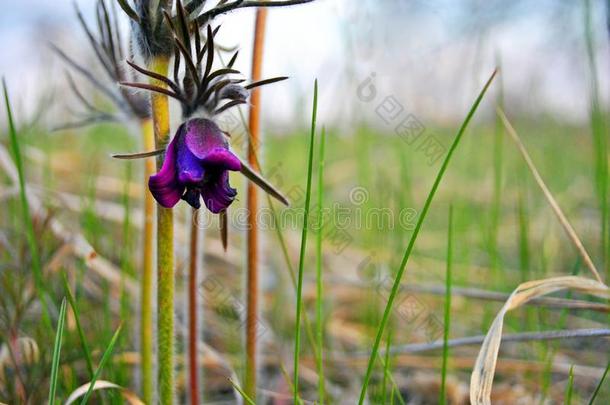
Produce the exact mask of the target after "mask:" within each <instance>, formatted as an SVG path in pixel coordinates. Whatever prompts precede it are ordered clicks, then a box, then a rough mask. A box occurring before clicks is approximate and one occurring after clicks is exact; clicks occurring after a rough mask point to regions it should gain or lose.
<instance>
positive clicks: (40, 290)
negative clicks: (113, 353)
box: [2, 78, 53, 331]
mask: <svg viewBox="0 0 610 405" xmlns="http://www.w3.org/2000/svg"><path fill="white" fill-rule="evenodd" d="M2 90H3V92H4V103H5V105H6V116H7V121H8V129H9V131H8V133H9V138H10V143H11V151H12V152H13V159H14V160H15V166H16V169H17V175H18V176H19V202H20V204H21V211H22V213H21V214H22V215H23V224H24V227H25V232H26V238H27V242H28V247H29V249H30V255H31V256H32V272H33V274H34V283H35V285H36V294H37V295H38V299H39V300H40V304H41V305H42V320H43V322H44V323H45V325H46V326H47V328H48V329H49V330H50V331H52V330H53V325H52V324H51V318H50V316H49V306H48V305H47V301H46V298H45V291H46V290H45V288H44V283H43V282H42V267H41V265H40V255H39V250H38V243H37V242H36V236H35V233H34V223H33V221H32V216H31V215H30V206H29V204H28V198H27V194H26V189H25V174H24V172H23V161H22V160H21V150H20V148H19V140H18V139H17V130H16V129H15V122H14V120H13V111H12V109H11V103H10V100H9V97H8V90H7V88H6V81H5V80H4V78H3V79H2Z"/></svg>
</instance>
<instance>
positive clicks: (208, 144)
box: [148, 119, 242, 214]
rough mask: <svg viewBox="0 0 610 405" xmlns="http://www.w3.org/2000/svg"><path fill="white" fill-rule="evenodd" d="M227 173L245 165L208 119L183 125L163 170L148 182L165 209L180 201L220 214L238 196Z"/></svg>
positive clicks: (175, 137) (153, 193)
mask: <svg viewBox="0 0 610 405" xmlns="http://www.w3.org/2000/svg"><path fill="white" fill-rule="evenodd" d="M228 170H233V171H240V170H242V164H241V162H240V160H239V158H238V157H237V156H235V155H234V154H233V153H231V152H230V151H229V144H228V142H227V139H226V138H225V135H224V134H223V133H222V131H221V130H220V128H218V126H217V125H216V124H215V123H214V122H212V121H210V120H208V119H190V120H188V121H186V122H185V123H183V124H182V125H181V126H180V128H178V132H177V133H176V135H175V136H174V139H172V141H171V142H170V144H169V145H168V147H167V150H166V154H165V161H164V162H163V167H162V168H161V170H160V171H159V173H157V174H156V175H154V176H151V177H150V179H149V180H148V187H149V188H150V192H151V193H152V195H153V196H154V197H155V199H156V200H157V202H158V203H159V204H161V205H162V206H164V207H166V208H171V207H173V206H174V205H176V204H177V203H178V202H179V201H180V199H183V200H185V201H186V202H187V203H189V204H190V205H191V206H192V207H193V208H199V207H201V202H200V196H201V197H203V202H204V203H205V205H206V207H207V208H208V209H209V210H210V211H212V212H213V213H215V214H217V213H219V212H221V211H223V210H225V209H226V208H227V207H228V206H229V205H231V203H232V202H233V200H234V199H235V196H236V195H237V190H235V189H234V188H232V187H231V186H230V185H229V172H228Z"/></svg>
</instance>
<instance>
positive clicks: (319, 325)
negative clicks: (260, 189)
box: [316, 128, 326, 404]
mask: <svg viewBox="0 0 610 405" xmlns="http://www.w3.org/2000/svg"><path fill="white" fill-rule="evenodd" d="M325 140H326V131H325V129H324V128H322V134H321V135H320V150H319V156H318V159H319V163H318V207H317V208H318V209H317V211H318V212H317V218H318V233H317V234H316V332H317V340H318V345H317V346H318V356H317V359H316V360H317V366H318V367H317V368H318V401H319V403H320V404H324V362H323V359H324V351H323V347H324V321H323V319H322V306H323V303H324V295H323V280H322V227H323V226H324V223H323V218H322V213H323V210H322V204H323V203H324V142H325Z"/></svg>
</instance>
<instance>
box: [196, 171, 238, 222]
mask: <svg viewBox="0 0 610 405" xmlns="http://www.w3.org/2000/svg"><path fill="white" fill-rule="evenodd" d="M201 196H202V197H203V202H204V203H205V206H206V207H208V209H209V210H210V211H212V212H213V213H214V214H218V213H219V212H220V211H222V210H225V209H227V207H228V206H229V205H231V203H232V202H233V200H235V196H237V190H235V189H234V188H232V187H231V186H230V185H229V172H227V171H226V170H223V171H222V172H220V173H219V174H218V176H214V177H211V178H210V179H209V181H207V182H206V183H204V184H203V187H202V188H201Z"/></svg>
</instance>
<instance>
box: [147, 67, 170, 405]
mask: <svg viewBox="0 0 610 405" xmlns="http://www.w3.org/2000/svg"><path fill="white" fill-rule="evenodd" d="M168 66H169V61H168V58H166V57H159V58H155V59H153V61H152V63H151V64H150V66H149V68H150V69H149V70H151V71H153V72H155V73H159V74H161V75H164V76H166V75H167V70H168ZM154 82H155V83H154V84H155V85H157V86H158V85H160V84H161V83H158V82H157V81H154ZM151 104H152V116H153V123H154V132H155V143H156V148H157V149H159V148H163V147H165V145H166V144H167V142H168V141H169V104H168V100H167V96H165V95H162V94H157V93H153V94H152V95H151ZM162 165H163V158H162V157H160V158H159V159H157V169H160V168H161V166H162ZM157 311H158V314H157V344H158V354H157V355H158V379H159V380H158V386H159V403H160V404H162V405H172V404H173V402H174V216H173V211H172V209H170V208H164V207H162V206H158V207H157Z"/></svg>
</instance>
